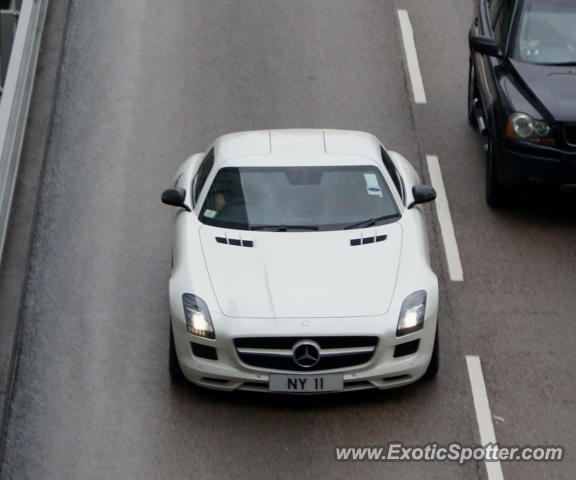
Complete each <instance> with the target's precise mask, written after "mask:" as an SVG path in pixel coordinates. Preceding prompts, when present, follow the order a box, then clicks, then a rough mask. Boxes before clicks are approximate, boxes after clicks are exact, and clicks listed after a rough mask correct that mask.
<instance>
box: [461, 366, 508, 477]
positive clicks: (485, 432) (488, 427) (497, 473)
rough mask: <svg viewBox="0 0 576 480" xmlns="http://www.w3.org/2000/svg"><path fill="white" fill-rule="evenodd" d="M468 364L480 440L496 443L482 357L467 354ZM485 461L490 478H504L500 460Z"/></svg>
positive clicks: (485, 442) (484, 442) (486, 442)
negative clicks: (481, 361)
mask: <svg viewBox="0 0 576 480" xmlns="http://www.w3.org/2000/svg"><path fill="white" fill-rule="evenodd" d="M466 365H467V366H468V375H469V376H470V386H471V387H472V397H473V398H474V409H475V410H476V419H477V420H478V429H479V430H480V442H481V443H482V445H487V444H489V443H496V434H495V433H494V425H493V424H492V414H491V413H490V405H489V403H488V394H487V393H486V385H485V383H484V375H483V374H482V365H481V364H480V357H478V356H476V355H466ZM484 463H485V464H486V473H487V474H488V480H504V475H503V474H502V465H501V464H500V461H495V462H492V461H490V462H484Z"/></svg>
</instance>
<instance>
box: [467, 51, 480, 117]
mask: <svg viewBox="0 0 576 480" xmlns="http://www.w3.org/2000/svg"><path fill="white" fill-rule="evenodd" d="M474 75H475V72H474V65H472V59H470V67H469V69H468V122H470V125H472V126H473V127H474V128H477V127H478V122H477V121H476V112H475V109H474V99H475V98H476V80H475V79H474Z"/></svg>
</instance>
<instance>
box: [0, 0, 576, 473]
mask: <svg viewBox="0 0 576 480" xmlns="http://www.w3.org/2000/svg"><path fill="white" fill-rule="evenodd" d="M398 9H405V10H406V11H407V12H408V14H409V18H410V20H411V22H412V26H413V29H414V38H415V44H416V49H417V52H418V57H419V61H420V67H421V73H422V78H423V84H424V88H425V91H426V97H427V103H426V104H416V103H415V102H414V99H413V92H412V90H411V82H410V78H411V77H410V74H409V71H408V69H407V66H406V65H407V63H406V56H405V53H404V52H405V51H404V46H403V41H402V35H401V31H400V26H399V20H398V15H397V10H398ZM472 11H473V2H472V0H427V1H426V2H423V1H421V0H354V1H350V0H165V1H162V2H158V1H152V0H122V1H121V2H118V1H113V0H98V1H93V0H72V9H71V12H70V18H69V23H68V32H67V36H66V44H65V51H64V57H63V64H62V72H61V81H60V84H59V85H58V90H57V92H58V93H57V95H58V96H57V100H56V106H55V117H54V125H53V129H52V133H51V137H50V148H49V150H48V155H47V158H46V166H45V171H44V176H43V180H42V190H41V196H40V210H39V214H38V221H37V225H36V230H35V237H34V246H33V250H32V253H31V255H32V257H31V271H30V276H29V281H28V284H27V289H26V297H25V304H24V309H23V312H22V324H23V331H22V342H21V350H20V358H19V367H18V371H17V378H16V383H15V389H14V395H13V400H12V405H11V409H10V416H9V421H8V424H7V431H6V447H5V454H4V462H3V465H2V470H1V476H2V478H6V479H24V478H25V479H39V478H42V479H43V480H48V479H58V480H60V479H84V478H86V479H88V478H98V479H119V478H143V479H144V478H174V479H181V478H182V479H184V478H198V479H200V478H202V479H203V478H206V479H223V478H254V479H260V478H262V479H268V478H294V479H307V478H311V479H312V478H314V479H318V478H342V479H344V478H346V479H348V478H366V479H382V478H386V479H406V478H415V479H436V478H437V479H443V480H444V479H484V478H487V477H486V475H487V474H486V470H485V465H484V464H483V463H478V462H468V463H466V464H464V465H458V464H455V463H448V462H442V463H440V462H433V463H426V462H337V461H336V459H335V450H334V449H335V447H336V446H354V445H357V446H378V445H385V444H387V443H388V442H390V441H401V442H403V443H404V444H406V445H426V444H428V443H431V442H437V443H438V444H448V443H450V442H460V443H461V444H464V445H474V444H477V443H479V442H480V436H479V429H478V428H479V427H478V421H477V417H476V414H475V409H474V403H473V395H472V391H471V388H470V381H469V377H468V371H467V367H466V360H465V358H466V355H478V356H479V358H480V360H481V362H482V367H483V371H484V378H485V383H486V389H487V393H488V399H489V402H490V407H491V411H492V414H493V415H494V417H493V424H494V429H495V435H496V438H497V440H498V441H499V442H500V443H501V444H505V445H562V446H564V447H565V449H566V459H565V460H564V461H563V462H559V463H535V462H530V463H503V464H502V471H503V474H504V478H506V479H519V478H522V479H541V478H550V479H552V478H554V479H572V478H574V476H575V475H576V473H575V472H576V465H575V462H574V448H575V446H576V440H575V437H574V431H576V420H575V418H576V408H575V400H574V397H575V395H574V394H575V393H576V379H575V374H574V367H575V365H576V361H575V360H576V354H575V352H574V345H575V344H576V335H575V332H576V327H575V325H574V311H575V309H576V298H575V296H574V294H573V292H574V287H575V286H576V268H575V267H574V265H575V264H576V222H575V215H574V210H575V208H574V207H575V206H576V202H575V201H574V196H573V195H572V196H571V195H549V196H547V195H543V194H540V193H534V192H527V193H525V194H523V195H521V196H520V197H519V199H518V200H517V202H516V203H515V204H513V205H512V206H511V207H509V208H508V209H506V210H504V211H500V212H494V211H491V210H490V209H489V208H488V207H487V206H486V204H485V202H484V197H483V195H484V190H483V189H484V168H485V166H484V165H485V164H484V152H483V149H482V145H481V142H480V139H479V138H478V135H477V134H476V133H475V132H474V131H473V130H472V129H471V128H470V127H469V126H468V124H467V121H466V111H465V99H466V88H467V84H466V82H467V61H468V51H467V31H468V28H469V25H470V22H471V20H472ZM32 115H34V112H32ZM289 127H327V128H344V129H358V130H366V131H369V132H372V133H374V134H375V135H377V136H378V137H380V138H381V139H382V141H383V142H384V143H385V144H386V145H387V146H388V147H389V148H391V149H393V150H397V151H399V152H401V153H402V154H404V155H405V156H406V157H407V158H408V159H410V160H411V162H412V163H413V165H414V166H415V167H416V168H417V169H418V170H419V171H420V172H421V174H422V175H423V177H424V178H425V179H427V180H428V179H429V176H428V170H427V166H426V155H436V156H438V159H439V162H440V165H441V169H442V175H443V178H444V185H445V188H446V192H447V198H448V203H449V207H450V210H451V214H452V220H453V225H454V230H455V236H456V240H457V245H458V248H459V257H460V260H461V264H462V268H463V273H464V277H463V278H464V280H463V281H462V282H460V281H458V282H454V281H452V280H451V279H450V275H449V272H448V268H447V266H446V254H445V250H444V242H443V240H442V236H441V234H440V233H441V232H440V228H439V226H438V222H437V217H436V211H435V209H434V207H430V208H429V209H428V213H429V220H430V221H429V225H430V239H431V248H432V255H433V263H434V268H435V270H436V271H437V273H438V275H439V276H440V279H441V307H440V316H441V318H440V321H441V345H442V350H441V351H442V353H441V361H442V365H441V373H440V374H439V377H438V379H437V380H436V381H435V382H432V383H422V384H416V385H413V386H411V387H408V388H405V389H401V390H398V391H385V392H370V393H366V394H364V393H363V394H350V395H344V396H323V397H288V398H286V397H274V396H267V395H247V394H231V395H230V394H218V393H206V392H201V391H198V390H197V389H195V388H193V387H188V386H181V387H175V386H173V385H172V384H171V383H170V379H169V376H168V369H167V358H168V356H167V355H168V302H167V281H168V274H169V269H170V248H171V247H170V241H171V230H170V227H171V224H170V221H171V215H170V213H171V212H170V211H169V209H168V208H167V207H165V206H163V205H161V203H160V193H161V191H162V190H163V188H165V187H167V186H169V185H170V183H171V179H172V175H173V173H174V172H175V170H176V168H177V167H178V166H179V164H180V163H181V162H182V161H183V160H184V159H185V158H186V157H187V156H189V155H190V154H192V153H195V152H198V151H203V150H204V149H205V148H206V147H207V146H208V145H209V144H210V142H211V141H212V140H213V139H214V138H216V137H217V136H218V135H221V134H223V133H227V132H232V131H238V130H251V129H260V128H289ZM490 480H492V479H490Z"/></svg>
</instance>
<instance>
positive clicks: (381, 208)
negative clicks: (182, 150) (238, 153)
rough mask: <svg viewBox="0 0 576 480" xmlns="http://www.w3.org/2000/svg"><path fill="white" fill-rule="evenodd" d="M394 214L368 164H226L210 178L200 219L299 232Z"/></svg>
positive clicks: (396, 212)
mask: <svg viewBox="0 0 576 480" xmlns="http://www.w3.org/2000/svg"><path fill="white" fill-rule="evenodd" d="M399 216H400V212H399V210H398V206H397V205H396V202H395V200H394V198H393V197H392V194H391V193H390V190H389V189H388V185H387V184H386V181H385V180H384V177H383V176H382V173H381V172H380V170H378V169H377V168H376V167H374V166H342V167H335V166H329V167H316V166H314V167H241V168H231V167H228V168H222V169H221V170H220V171H218V173H217V175H216V177H215V178H214V181H213V182H212V185H211V186H210V190H209V191H208V195H207V196H206V200H205V201H204V205H203V206H202V210H201V212H200V221H201V222H203V223H206V224H209V225H214V226H218V227H227V228H235V229H240V230H270V231H298V230H301V231H305V230H340V229H344V228H347V227H348V228H361V227H362V226H369V225H374V224H382V223H386V222H391V221H394V220H395V219H397V218H398V217H399ZM364 222H367V224H366V225H364ZM357 224H358V225H357Z"/></svg>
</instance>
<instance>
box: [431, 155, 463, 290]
mask: <svg viewBox="0 0 576 480" xmlns="http://www.w3.org/2000/svg"><path fill="white" fill-rule="evenodd" d="M426 162H427V163H428V173H429V174H430V180H431V181H432V186H433V187H434V188H435V189H436V195H437V196H436V202H435V203H436V213H437V215H438V223H440V232H441V234H442V241H443V242H444V250H445V251H446V261H447V262H448V273H449V274H450V280H452V281H454V282H462V281H463V280H464V273H463V271H462V263H461V262H460V253H459V252H458V244H457V243H456V235H455V234H454V225H453V224H452V216H451V215H450V207H449V206H448V197H447V196H446V189H445V188H444V182H443V181H442V172H441V171H440V162H439V161H438V157H437V156H435V155H426Z"/></svg>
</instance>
